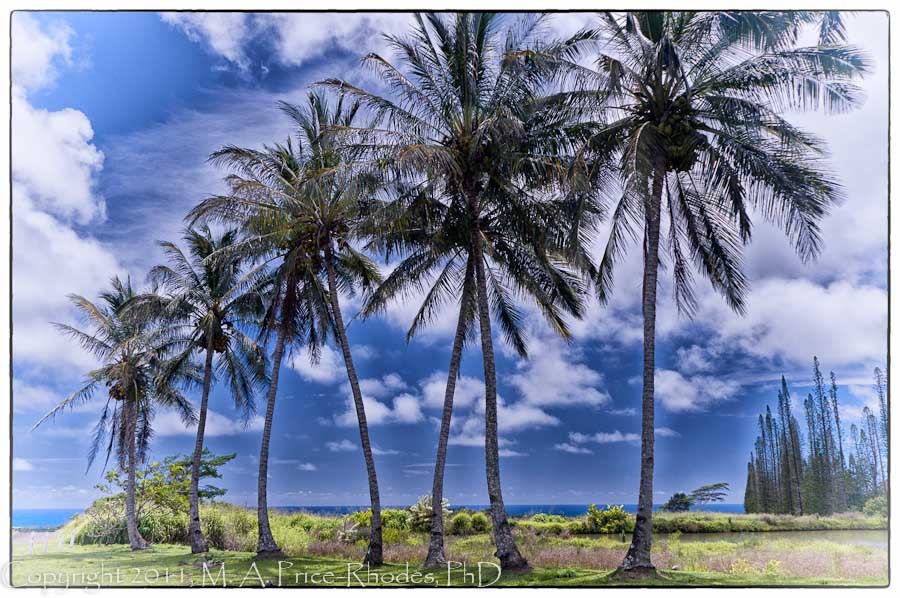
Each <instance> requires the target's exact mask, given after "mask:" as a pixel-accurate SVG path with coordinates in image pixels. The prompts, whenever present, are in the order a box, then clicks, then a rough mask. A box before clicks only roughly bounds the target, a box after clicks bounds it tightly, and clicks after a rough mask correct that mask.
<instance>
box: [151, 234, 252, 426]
mask: <svg viewBox="0 0 900 598" xmlns="http://www.w3.org/2000/svg"><path fill="white" fill-rule="evenodd" d="M184 241H185V242H186V244H187V247H188V251H189V255H186V254H185V253H184V251H182V249H181V248H179V247H178V246H177V245H175V244H174V243H170V242H168V241H164V242H161V243H160V245H161V246H162V247H163V249H164V251H165V254H166V256H167V258H168V264H165V265H158V266H155V267H154V268H153V269H152V270H151V271H150V279H151V280H152V281H153V282H154V283H155V284H156V285H159V287H160V288H161V289H162V290H163V291H164V293H165V294H164V295H157V294H152V295H144V296H142V297H139V298H138V301H137V304H138V305H141V304H143V305H145V306H146V308H148V312H149V313H148V315H155V316H157V317H161V318H162V320H163V322H165V325H166V326H169V327H173V328H178V329H179V330H180V333H181V337H182V338H183V339H184V342H183V343H182V344H181V346H180V347H179V349H180V350H179V352H178V353H177V355H175V357H174V358H173V359H172V362H171V366H172V367H177V365H178V364H179V363H180V362H182V361H185V360H189V359H190V358H191V355H192V353H193V352H194V351H197V350H200V351H203V350H208V349H209V348H210V347H211V348H212V350H213V351H214V352H215V354H216V355H218V362H217V363H216V364H215V366H214V367H215V370H216V371H217V372H218V373H219V374H220V375H222V376H223V377H224V378H225V379H226V380H227V381H228V384H229V387H230V390H231V395H232V398H233V399H234V403H235V406H236V407H237V408H238V409H239V410H241V412H242V413H243V414H244V417H245V419H246V418H248V417H249V416H250V415H251V414H252V413H253V412H254V411H255V404H254V403H255V402H254V389H255V388H258V387H259V386H260V385H263V384H265V383H266V381H267V375H266V368H267V359H266V354H265V350H264V348H263V347H262V346H260V345H259V344H257V343H256V342H255V341H254V340H253V338H251V337H250V336H248V335H247V333H246V332H245V331H246V330H247V328H248V327H249V326H251V325H253V324H254V323H255V322H256V321H257V320H258V318H259V316H260V315H261V313H262V311H263V294H264V292H265V291H266V288H267V287H266V283H267V282H268V281H267V276H266V274H267V273H266V272H265V271H263V270H262V269H261V268H252V269H250V270H249V271H248V272H244V271H243V270H242V259H241V257H240V255H238V254H236V253H228V251H227V250H228V248H229V247H231V246H233V245H234V244H235V243H236V242H237V232H236V231H234V230H227V231H225V232H224V233H223V234H222V235H221V236H219V237H218V238H217V237H215V236H214V235H213V233H212V232H211V231H210V230H209V228H208V227H205V226H204V227H200V228H198V229H188V230H187V231H185V234H184Z"/></svg>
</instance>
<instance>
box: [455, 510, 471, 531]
mask: <svg viewBox="0 0 900 598" xmlns="http://www.w3.org/2000/svg"><path fill="white" fill-rule="evenodd" d="M450 533H451V534H452V535H454V536H465V535H467V534H471V533H472V517H471V515H469V514H468V513H457V514H456V515H454V516H453V518H452V519H450Z"/></svg>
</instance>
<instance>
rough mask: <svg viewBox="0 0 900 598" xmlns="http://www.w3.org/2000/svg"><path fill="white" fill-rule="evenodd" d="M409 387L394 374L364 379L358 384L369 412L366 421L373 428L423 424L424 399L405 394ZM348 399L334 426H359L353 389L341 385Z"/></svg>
mask: <svg viewBox="0 0 900 598" xmlns="http://www.w3.org/2000/svg"><path fill="white" fill-rule="evenodd" d="M408 388H409V387H408V386H407V384H406V382H404V381H403V379H402V378H401V377H400V375H399V374H397V373H394V372H391V373H388V374H385V375H384V376H382V377H381V378H363V379H362V380H360V381H359V389H360V392H362V395H363V405H364V406H365V409H366V421H367V422H368V423H369V424H370V425H373V426H377V425H382V424H414V423H418V422H420V421H422V420H423V419H424V415H423V414H422V409H421V406H420V403H421V399H419V397H417V396H415V395H413V394H411V393H409V392H402V391H404V390H406V389H408ZM341 391H342V392H343V393H344V395H345V396H346V400H345V402H344V410H343V411H342V412H341V413H339V414H337V415H336V416H335V417H334V423H336V424H337V425H339V426H344V427H348V428H349V427H355V426H356V425H357V417H356V406H355V404H354V402H353V395H352V393H351V389H350V385H349V384H347V383H344V384H342V385H341Z"/></svg>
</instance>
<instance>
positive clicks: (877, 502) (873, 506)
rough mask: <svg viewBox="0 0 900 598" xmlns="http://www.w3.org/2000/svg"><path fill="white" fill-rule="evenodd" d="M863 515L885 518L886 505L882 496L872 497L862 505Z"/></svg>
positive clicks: (884, 497) (885, 498)
mask: <svg viewBox="0 0 900 598" xmlns="http://www.w3.org/2000/svg"><path fill="white" fill-rule="evenodd" d="M863 513H865V514H866V515H868V516H869V517H887V514H888V503H887V497H886V496H885V495H884V494H879V495H878V496H873V497H872V498H870V499H869V500H867V501H866V504H864V505H863Z"/></svg>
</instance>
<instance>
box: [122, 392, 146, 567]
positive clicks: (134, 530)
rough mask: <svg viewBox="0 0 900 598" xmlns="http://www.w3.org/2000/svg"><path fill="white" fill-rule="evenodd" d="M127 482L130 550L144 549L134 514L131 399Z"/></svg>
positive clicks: (133, 411)
mask: <svg viewBox="0 0 900 598" xmlns="http://www.w3.org/2000/svg"><path fill="white" fill-rule="evenodd" d="M127 409H128V414H127V415H126V419H127V421H128V423H127V426H128V430H127V431H126V433H127V434H128V483H127V484H126V485H125V528H126V529H127V530H128V543H129V544H130V545H131V550H144V549H145V548H147V541H146V540H144V537H143V536H141V532H140V531H139V530H138V526H137V516H136V515H135V506H134V487H135V485H136V481H135V478H136V477H137V475H136V471H135V470H136V467H137V465H136V461H137V456H136V455H135V452H136V451H135V432H136V431H137V401H136V400H135V399H131V400H130V401H128V407H127Z"/></svg>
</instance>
